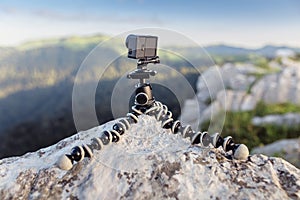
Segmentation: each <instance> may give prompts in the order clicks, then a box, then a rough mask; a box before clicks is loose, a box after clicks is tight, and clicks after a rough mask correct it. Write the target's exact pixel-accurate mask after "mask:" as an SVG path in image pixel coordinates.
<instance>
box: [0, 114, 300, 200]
mask: <svg viewBox="0 0 300 200" xmlns="http://www.w3.org/2000/svg"><path fill="white" fill-rule="evenodd" d="M113 123H114V122H113V121H112V122H108V123H106V124H103V125H102V126H99V127H94V128H93V129H91V130H87V131H84V132H80V133H78V134H76V135H73V136H72V137H70V138H66V139H64V140H62V141H60V142H59V143H57V144H55V145H53V146H50V147H47V148H44V149H40V150H39V151H37V152H33V153H28V154H26V155H24V156H22V157H12V158H6V159H2V160H0V176H1V181H0V196H1V199H4V200H6V199H299V198H300V193H299V191H300V182H299V180H300V170H299V169H297V168H296V167H294V166H293V165H291V164H290V163H288V162H286V161H285V160H283V159H280V158H275V157H267V156H264V155H261V154H258V155H251V156H249V157H248V159H247V160H243V161H241V160H231V159H227V158H226V154H225V152H224V151H223V150H222V149H221V148H219V149H212V148H203V147H201V146H199V145H194V146H192V145H190V142H189V141H188V140H187V139H184V138H183V137H182V135H181V134H172V133H171V131H170V130H169V129H162V128H161V124H160V123H159V122H158V121H156V119H155V118H154V117H150V116H145V115H142V116H140V117H139V120H138V122H137V123H136V124H134V125H132V126H131V127H130V128H129V129H128V130H127V131H126V133H125V134H124V135H122V136H121V138H120V140H119V141H118V142H117V143H114V144H110V145H105V146H104V147H103V148H102V149H101V150H100V151H94V157H93V158H92V159H89V158H84V159H83V160H82V161H81V162H78V163H76V164H75V165H74V166H73V168H72V169H71V170H70V171H64V170H61V169H59V168H57V166H56V162H57V160H58V158H59V157H60V156H61V155H63V154H65V153H68V152H70V149H71V148H72V147H73V146H75V145H79V144H86V143H88V142H89V141H90V139H91V138H93V137H99V136H100V134H101V133H102V132H103V131H104V130H107V129H110V128H111V127H112V125H113Z"/></svg>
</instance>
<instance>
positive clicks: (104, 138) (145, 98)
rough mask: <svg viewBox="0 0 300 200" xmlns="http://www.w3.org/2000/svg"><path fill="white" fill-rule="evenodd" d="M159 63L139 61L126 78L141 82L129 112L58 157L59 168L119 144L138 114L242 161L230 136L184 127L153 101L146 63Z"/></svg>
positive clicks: (243, 149)
mask: <svg viewBox="0 0 300 200" xmlns="http://www.w3.org/2000/svg"><path fill="white" fill-rule="evenodd" d="M150 63H152V64H157V63H160V60H159V57H158V56H156V57H154V58H151V59H139V60H138V62H137V69H136V70H134V71H132V72H130V73H129V74H128V76H127V78H129V79H138V80H140V81H139V83H138V84H137V86H136V90H135V101H134V106H132V108H131V109H132V111H131V112H130V113H127V115H126V117H125V118H122V119H120V120H119V121H118V122H117V123H115V124H114V125H113V126H112V129H111V130H105V131H103V132H102V133H101V134H100V136H99V137H95V138H92V139H91V141H90V143H89V144H83V145H81V146H75V147H73V148H72V150H71V153H70V154H65V155H63V156H61V157H60V159H59V160H58V162H57V165H58V167H59V168H61V169H64V170H69V169H71V168H72V166H73V164H74V162H75V161H76V162H80V161H81V160H83V159H84V158H85V157H88V158H91V157H93V152H94V151H97V150H98V151H100V150H101V149H103V148H104V147H105V146H106V145H109V144H111V143H112V142H118V141H119V140H120V137H121V136H122V135H123V134H125V133H126V131H128V130H129V129H130V127H131V124H134V123H137V122H138V121H139V118H138V116H139V115H149V116H153V117H155V118H156V120H158V121H161V125H162V127H163V128H165V129H170V130H171V131H172V133H173V134H181V135H182V136H183V137H184V138H189V139H190V141H191V144H192V145H195V144H201V145H202V146H203V147H208V146H209V145H210V144H212V145H213V147H215V148H218V147H220V146H221V147H222V148H223V149H224V151H226V152H229V151H232V156H231V158H232V157H233V158H235V159H239V160H245V159H246V158H247V157H248V155H249V151H248V148H247V146H246V145H244V144H235V143H234V142H233V140H232V137H231V136H228V137H226V138H223V137H221V136H220V134H219V133H215V134H214V135H212V136H210V135H209V134H208V133H207V132H195V131H194V130H192V128H191V126H190V125H187V126H183V125H182V124H181V122H180V121H179V120H174V119H173V118H172V112H171V111H169V110H168V107H167V106H166V105H163V104H162V103H161V102H159V101H156V100H155V98H154V96H153V94H152V87H151V84H150V83H147V82H146V79H149V78H150V76H155V75H156V74H157V72H156V71H153V70H149V69H147V65H148V64H150Z"/></svg>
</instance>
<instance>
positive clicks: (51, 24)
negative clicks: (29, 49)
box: [0, 0, 300, 48]
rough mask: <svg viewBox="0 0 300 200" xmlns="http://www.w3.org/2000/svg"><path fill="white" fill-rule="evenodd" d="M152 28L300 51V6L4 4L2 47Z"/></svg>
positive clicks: (266, 2)
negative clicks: (286, 47) (59, 38)
mask: <svg viewBox="0 0 300 200" xmlns="http://www.w3.org/2000/svg"><path fill="white" fill-rule="evenodd" d="M149 27H155V28H164V29H170V30H174V31H177V32H179V33H182V34H184V35H185V36H187V37H189V38H192V39H193V40H194V41H196V42H197V43H199V44H200V45H211V44H228V45H234V46H241V47H250V48H257V47H261V46H264V45H268V44H271V45H289V46H293V47H300V1H299V0H207V1H200V0H198V1H191V0H181V1H180V0H172V1H171V0H170V1H167V0H151V1H150V0H131V1H130V0H111V1H108V0H105V1H102V0H90V1H89V0H59V1H58V0H26V1H20V0H0V46H15V45H19V44H21V43H23V42H26V41H32V40H40V39H46V38H53V37H67V36H73V35H79V36H80V35H93V34H99V33H102V34H107V35H111V36H114V35H118V34H120V33H123V32H126V31H130V30H134V29H139V28H149Z"/></svg>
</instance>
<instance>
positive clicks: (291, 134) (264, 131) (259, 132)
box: [201, 102, 300, 149]
mask: <svg viewBox="0 0 300 200" xmlns="http://www.w3.org/2000/svg"><path fill="white" fill-rule="evenodd" d="M287 112H300V106H297V105H293V104H290V103H285V104H273V105H268V104H265V103H263V102H260V103H259V104H258V105H257V107H256V108H255V109H254V110H252V111H248V112H227V113H226V118H225V122H224V126H223V130H222V136H224V137H225V136H227V135H231V136H232V137H233V138H234V140H235V141H237V142H238V143H244V144H247V146H248V147H249V149H252V148H253V147H256V146H260V145H264V144H269V143H272V142H274V141H276V140H279V139H283V138H296V137H300V124H299V125H296V126H289V127H288V126H274V125H262V126H254V125H253V124H251V120H252V118H253V117H254V116H265V115H269V114H284V113H287ZM219 124H220V121H218V117H216V118H215V120H212V121H206V122H204V123H203V124H202V125H201V127H202V128H201V129H202V131H205V130H207V129H208V128H210V130H211V131H215V132H217V131H220V130H217V127H220V126H218V125H219Z"/></svg>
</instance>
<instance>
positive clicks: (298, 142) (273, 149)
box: [252, 138, 300, 167]
mask: <svg viewBox="0 0 300 200" xmlns="http://www.w3.org/2000/svg"><path fill="white" fill-rule="evenodd" d="M252 153H263V154H266V155H268V156H274V155H276V156H280V157H282V158H284V159H286V160H288V161H289V162H291V163H293V164H294V165H295V166H297V167H300V138H296V139H282V140H279V141H276V142H273V143H271V144H268V145H265V146H262V147H255V148H253V149H252Z"/></svg>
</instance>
